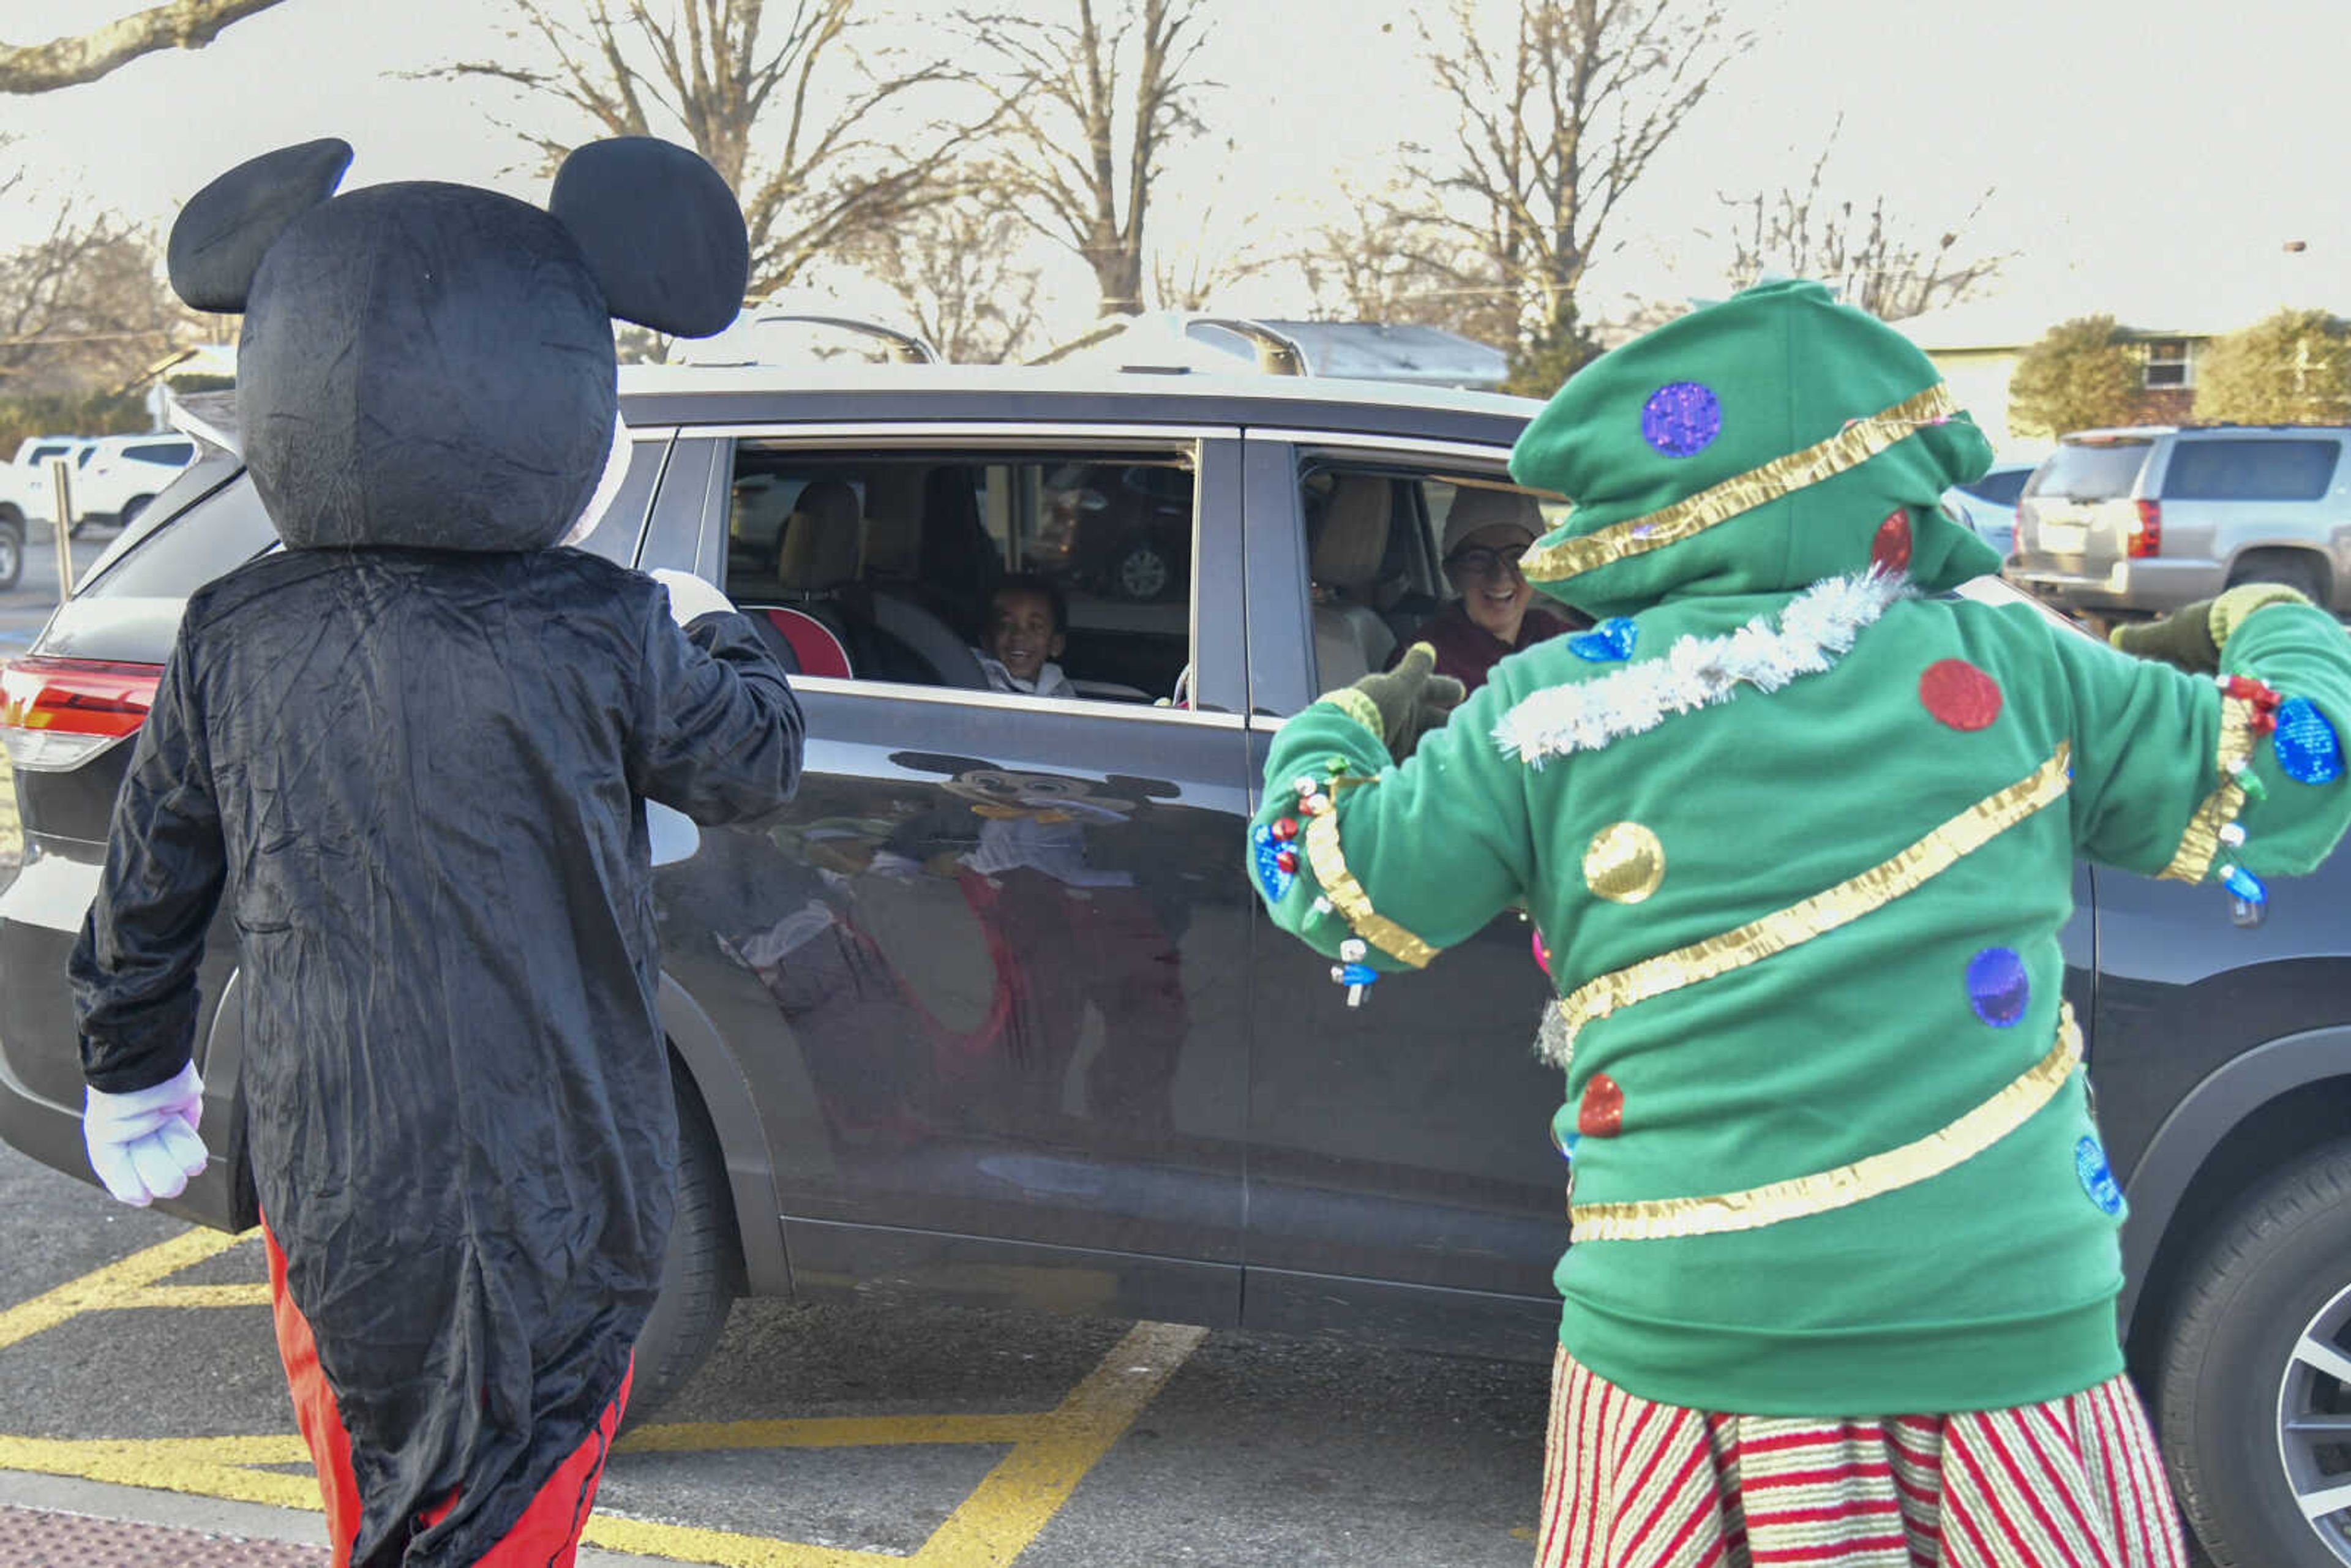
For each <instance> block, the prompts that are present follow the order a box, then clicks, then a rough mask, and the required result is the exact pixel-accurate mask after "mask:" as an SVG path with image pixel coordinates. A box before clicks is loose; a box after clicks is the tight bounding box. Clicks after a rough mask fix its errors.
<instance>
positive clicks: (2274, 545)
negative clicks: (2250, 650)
mask: <svg viewBox="0 0 2351 1568" xmlns="http://www.w3.org/2000/svg"><path fill="white" fill-rule="evenodd" d="M2346 435H2351V429H2346V427H2343V426H2339V425H2210V426H2198V427H2193V428H2182V427H2179V426H2173V425H2146V426H2139V427H2135V428H2130V429H2120V430H2085V431H2081V432H2079V433H2077V434H2072V435H2068V436H2066V437H2065V438H2064V441H2063V442H2061V443H2060V444H2059V445H2058V448H2057V450H2056V451H2055V452H2053V453H2052V454H2050V455H2049V456H2048V457H2047V458H2046V459H2045V460H2043V463H2042V465H2041V466H2040V467H2039V468H2037V469H2035V470H2034V471H2033V474H2032V478H2031V479H2030V480H2029V481H2027V482H2026V484H2025V486H2024V496H2023V498H2022V501H2021V502H2020V503H2019V506H2018V510H2017V527H2016V548H2015V553H2014V554H2013V555H2012V556H2011V558H2010V559H2009V563H2008V569H2007V572H2006V575H2007V577H2008V580H2010V581H2011V582H2013V583H2015V584H2016V585H2017V586H2019V587H2020V588H2023V589H2025V590H2027V591H2030V592H2032V593H2034V594H2036V595H2038V596H2039V597H2041V598H2042V599H2044V600H2046V601H2049V602H2050V603H2052V604H2054V605H2056V606H2058V607H2059V608H2060V609H2064V610H2079V611H2088V612H2094V613H2100V614H2106V615H2110V616H2113V617H2115V618H2116V619H2123V618H2127V617H2129V616H2131V615H2135V614H2153V613H2157V612H2161V611H2165V610H2171V609H2176V608H2178V607H2179V606H2180V605H2182V604H2188V603H2192V602H2193V601H2197V600H2199V599H2207V598H2210V597H2211V596H2212V595H2213V594H2215V593H2218V592H2220V590H2222V589H2223V588H2227V587H2229V586H2231V585H2232V584H2235V583H2240V582H2283V583H2287V584H2290V585H2292V586H2293V587H2295V588H2298V589H2300V590H2302V591H2303V592H2304V593H2306V594H2308V595H2310V597H2311V598H2312V599H2314V600H2315V601H2318V602H2319V603H2322V604H2328V605H2331V606H2333V607H2334V608H2335V609H2336V610H2338V611H2339V610H2346V609H2351V468H2346V465H2345V461H2344V450H2345V444H2346V443H2345V438H2346Z"/></svg>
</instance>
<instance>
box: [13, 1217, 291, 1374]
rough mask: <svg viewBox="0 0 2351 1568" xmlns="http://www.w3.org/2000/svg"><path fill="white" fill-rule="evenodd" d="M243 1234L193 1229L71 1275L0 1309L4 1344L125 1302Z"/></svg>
mask: <svg viewBox="0 0 2351 1568" xmlns="http://www.w3.org/2000/svg"><path fill="white" fill-rule="evenodd" d="M243 1239H244V1238H243V1237H241V1236H231V1235H228V1234H227V1233H226V1232H225V1231H219V1230H202V1229H196V1230H190V1231H188V1232H187V1233H186V1234H185V1235H182V1236H174V1237H173V1238H172V1239H170V1240H169V1241H164V1242H159V1243H158V1244H156V1245H155V1246H152V1247H150V1248H147V1249H144V1250H141V1251H138V1252H133V1253H132V1254H131V1256H130V1257H128V1258H125V1259H124V1260H122V1261H120V1263H110V1264H108V1265H107V1266H106V1267H105V1268H103V1269H99V1270H94V1271H93V1272H90V1273H88V1274H84V1275H83V1276H82V1277H81V1278H79V1279H78V1280H68V1281H66V1283H64V1284H62V1285H59V1286H58V1287H57V1289H56V1290H54V1291H45V1292H43V1293H42V1294H40V1295H37V1296H35V1297H34V1298H33V1299H32V1300H31V1301H20V1302H18V1303H17V1304H16V1305H15V1306H13V1307H10V1308H8V1309H6V1310H5V1312H0V1350H5V1349H6V1348H7V1347H8V1346H10V1345H12V1344H15V1343H16V1342H17V1341H18V1340H22V1339H29V1338H31V1337H32V1336H33V1335H35V1334H37V1333H40V1332H41V1331H42V1330H43V1329H53V1328H55V1327H57V1325H58V1324H59V1323H61V1322H65V1321H66V1320H67V1319H68V1318H73V1317H78V1316H80V1315H81V1314H82V1313H84V1312H103V1311H105V1310H107V1309H108V1308H110V1307H119V1306H121V1305H122V1304H124V1299H125V1298H126V1297H130V1296H132V1295H135V1294H137V1293H138V1292H140V1291H144V1290H146V1289H147V1288H148V1287H149V1286H151V1285H152V1284H154V1283H155V1282H156V1281H158V1280H162V1279H163V1278H165V1277H167V1276H169V1275H172V1274H176V1273H178V1272H179V1271H180V1270H183V1269H187V1268H193V1266H194V1265H196V1264H198V1263H201V1262H203V1261H204V1260H205V1259H207V1258H216V1257H218V1256H219V1255H220V1254H222V1253H224V1252H225V1251H227V1250H228V1249H230V1248H232V1247H234V1246H235V1245H236V1244H237V1243H238V1242H239V1241H242V1240H243ZM265 1299H266V1297H265Z"/></svg>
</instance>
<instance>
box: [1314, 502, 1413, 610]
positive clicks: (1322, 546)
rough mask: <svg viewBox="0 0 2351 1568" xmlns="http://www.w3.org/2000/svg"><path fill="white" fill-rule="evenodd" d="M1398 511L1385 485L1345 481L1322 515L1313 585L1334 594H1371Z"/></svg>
mask: <svg viewBox="0 0 2351 1568" xmlns="http://www.w3.org/2000/svg"><path fill="white" fill-rule="evenodd" d="M1394 506H1395V501H1394V497H1393V495H1392V493H1391V486H1389V483H1388V481H1387V480H1386V479H1384V478H1383V477H1381V476H1378V475H1376V474H1342V475H1340V476H1339V479H1338V483H1337V484H1336V485H1335V486H1332V490H1331V499H1330V501H1329V502H1328V503H1327V504H1326V505H1325V506H1324V507H1323V509H1322V532H1321V533H1319V534H1317V535H1316V536H1315V538H1314V559H1313V565H1312V568H1311V572H1312V575H1313V579H1314V580H1315V581H1316V582H1318V583H1321V584H1322V585H1323V586H1325V587H1329V588H1368V587H1370V586H1371V585H1372V584H1373V583H1374V582H1376V581H1378V580H1379V575H1380V562H1381V561H1382V560H1384V559H1386V556H1387V551H1388V524H1389V520H1390V517H1391V515H1392V513H1393V510H1394Z"/></svg>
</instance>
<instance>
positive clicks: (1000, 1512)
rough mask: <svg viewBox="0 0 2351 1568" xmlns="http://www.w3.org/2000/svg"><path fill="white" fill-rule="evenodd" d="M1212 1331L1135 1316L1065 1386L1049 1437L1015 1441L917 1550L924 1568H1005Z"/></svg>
mask: <svg viewBox="0 0 2351 1568" xmlns="http://www.w3.org/2000/svg"><path fill="white" fill-rule="evenodd" d="M1207 1337H1208V1331H1207V1330H1206V1329H1204V1328H1196V1327H1193V1326H1191V1325H1189V1324H1183V1323H1137V1324H1135V1325H1134V1327H1133V1328H1131V1329H1129V1330H1127V1331H1126V1336H1125V1337H1124V1338H1123V1339H1122V1340H1120V1341H1119V1342H1118V1343H1116V1344H1114V1345H1113V1346H1112V1347H1111V1352H1110V1354H1108V1355H1106V1356H1103V1357H1102V1363H1101V1364H1100V1365H1098V1366H1096V1367H1095V1368H1094V1369H1093V1371H1092V1373H1090V1374H1088V1375H1087V1376H1086V1380H1085V1381H1084V1382H1083V1383H1081V1384H1079V1385H1077V1386H1076V1387H1075V1388H1073V1389H1071V1390H1070V1393H1069V1396H1068V1397H1067V1398H1065V1399H1063V1400H1062V1401H1061V1405H1060V1406H1059V1407H1057V1408H1056V1409H1055V1410H1054V1412H1053V1415H1052V1419H1051V1422H1050V1426H1049V1427H1048V1428H1047V1435H1046V1436H1045V1437H1040V1438H1038V1439H1036V1440H1034V1441H1032V1442H1027V1443H1021V1444H1019V1445H1017V1446H1015V1447H1014V1448H1013V1450H1012V1452H1010V1453H1009V1454H1007V1455H1006V1456H1005V1457H1004V1459H1003V1462H1001V1463H1000V1464H998V1466H997V1467H996V1469H993V1470H990V1471H989V1472H988V1473H987V1479H986V1480H983V1481H981V1482H980V1483H979V1486H978V1488H977V1490H974V1491H973V1492H972V1494H971V1496H969V1497H967V1498H966V1499H965V1500H964V1501H963V1506H962V1507H960V1508H958V1509H956V1511H954V1512H953V1513H951V1514H949V1515H947V1518H946V1523H944V1524H942V1525H940V1526H939V1528H938V1530H937V1531H935V1533H934V1534H933V1535H932V1536H931V1539H930V1540H929V1541H928V1542H925V1544H924V1547H923V1549H922V1551H920V1552H916V1553H915V1554H914V1561H915V1562H916V1563H919V1564H921V1568H1002V1565H1003V1564H1006V1563H1010V1562H1011V1561H1012V1560H1013V1559H1014V1558H1016V1557H1018V1556H1019V1555H1020V1553H1021V1552H1025V1551H1027V1550H1028V1549H1029V1542H1032V1541H1034V1540H1036V1539H1037V1535H1038V1532H1039V1531H1041V1530H1043V1529H1044V1528H1045V1526H1046V1525H1047V1524H1048V1523H1049V1522H1050V1521H1051V1520H1052V1517H1053V1516H1054V1515H1055V1514H1057V1513H1059V1512H1060V1511H1061V1505H1062V1504H1063V1503H1066V1502H1068V1501H1069V1500H1070V1494H1071V1492H1073V1491H1075V1490H1077V1489H1078V1483H1079V1482H1080V1481H1081V1480H1083V1479H1085V1477H1086V1472H1087V1471H1088V1470H1091V1469H1093V1468H1094V1466H1095V1465H1096V1464H1098V1463H1099V1462H1101V1459H1102V1456H1103V1455H1104V1454H1107V1453H1109V1452H1110V1450H1111V1448H1112V1446H1113V1444H1115V1443H1116V1442H1117V1441H1118V1440H1119V1438H1120V1437H1122V1436H1123V1434H1124V1433H1125V1431H1126V1429H1127V1427H1130V1426H1132V1425H1133V1424H1134V1418H1135V1416H1139V1415H1141V1414H1142V1413H1143V1407H1144V1406H1146V1405H1148V1404H1150V1403H1151V1400H1152V1398H1153V1396H1155V1395H1156V1394H1158V1392H1159V1390H1160V1389H1161V1388H1162V1387H1163V1386H1165V1384H1166V1382H1167V1380H1168V1379H1169V1378H1170V1377H1173V1376H1175V1369H1176V1368H1178V1367H1180V1366H1182V1365H1183V1364H1184V1363H1185V1361H1186V1359H1187V1358H1189V1357H1190V1355H1191V1354H1192V1352H1193V1351H1195V1350H1196V1349H1197V1348H1198V1347H1199V1344H1200V1342H1201V1341H1202V1340H1204V1339H1206V1338H1207Z"/></svg>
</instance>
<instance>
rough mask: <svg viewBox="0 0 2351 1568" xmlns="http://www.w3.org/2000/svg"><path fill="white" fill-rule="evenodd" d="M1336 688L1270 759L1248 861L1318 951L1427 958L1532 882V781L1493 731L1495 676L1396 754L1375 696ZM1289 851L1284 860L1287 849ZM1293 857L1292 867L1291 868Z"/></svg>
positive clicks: (1272, 903)
mask: <svg viewBox="0 0 2351 1568" xmlns="http://www.w3.org/2000/svg"><path fill="white" fill-rule="evenodd" d="M1351 698H1357V694H1354V693H1352V692H1346V691H1341V692H1333V693H1331V694H1329V695H1326V696H1323V697H1322V698H1321V699H1320V700H1318V701H1316V702H1315V703H1314V704H1312V705H1311V706H1309V707H1308V708H1307V709H1306V710H1305V711H1304V712H1302V713H1301V714H1299V715H1298V716H1296V717H1294V718H1292V719H1290V722H1289V723H1287V724H1285V725H1283V726H1282V727H1281V732H1280V734H1279V735H1277V736H1276V737H1274V742H1273V747H1272V750H1271V752H1270V755H1269V756H1268V758H1267V759H1266V769H1265V795H1264V799H1263V800H1262V802H1261V803H1260V804H1259V808H1258V813H1257V818H1256V821H1254V823H1252V825H1251V830H1250V845H1249V850H1250V869H1251V872H1252V881H1253V882H1254V883H1256V885H1257V889H1258V893H1259V896H1260V897H1261V898H1263V899H1264V900H1265V902H1266V907H1267V908H1268V909H1269V910H1270V911H1271V913H1272V915H1273V919H1274V923H1275V924H1276V925H1280V927H1281V928H1282V929H1283V930H1285V931H1289V932H1290V933H1292V934H1293V935H1295V936H1299V937H1301V938H1302V939H1304V940H1305V941H1306V942H1307V943H1308V944H1310V945H1311V946H1313V947H1314V948H1315V949H1317V950H1318V951H1320V952H1322V953H1325V954H1329V955H1332V956H1347V955H1345V954H1343V953H1342V950H1341V945H1342V944H1343V943H1345V942H1347V941H1348V940H1349V939H1351V938H1359V939H1361V940H1362V941H1364V943H1365V944H1366V945H1367V949H1368V950H1367V951H1366V952H1365V953H1364V957H1363V961H1364V962H1367V963H1369V964H1371V965H1373V966H1374V967H1378V968H1384V969H1400V968H1419V967H1422V966H1424V965H1426V963H1427V962H1428V961H1429V959H1430V958H1432V957H1434V956H1436V955H1437V952H1438V951H1439V950H1441V949H1443V948H1446V947H1449V946H1452V945H1453V944H1455V943H1457V942H1459V941H1461V940H1462V939H1464V938H1465V937H1467V936H1471V935H1473V934H1474V933H1476V932H1477V931H1478V930H1479V928H1481V927H1482V926H1484V925H1486V923H1487V922H1488V921H1489V920H1491V919H1493V917H1494V916H1495V915H1499V913H1501V911H1502V910H1503V909H1504V908H1506V907H1508V906H1509V904H1510V903H1511V902H1512V901H1513V900H1514V899H1517V898H1519V897H1520V896H1521V894H1522V892H1523V890H1524V888H1525V885H1526V882H1527V878H1528V875H1529V873H1530V872H1531V869H1532V865H1533V859H1534V848H1533V843H1532V835H1531V829H1530V826H1529V821H1528V811H1527V796H1526V789H1525V787H1524V784H1523V782H1522V781H1521V780H1520V779H1519V778H1518V777H1517V775H1516V773H1515V772H1514V771H1513V768H1515V766H1516V765H1515V764H1512V763H1510V761H1509V759H1508V758H1504V757H1503V756H1502V754H1501V753H1500V751H1499V749H1498V748H1497V747H1495V745H1494V743H1493V741H1492V740H1491V739H1490V738H1489V735H1488V732H1489V730H1491V729H1492V727H1493V723H1494V716H1493V712H1492V709H1493V707H1494V706H1495V702H1496V700H1498V699H1497V694H1496V693H1495V688H1493V687H1492V686H1490V685H1489V686H1488V687H1486V688H1484V689H1482V690H1480V691H1479V692H1477V693H1475V694H1473V695H1471V696H1470V698H1469V700H1468V702H1465V703H1464V704H1462V706H1460V707H1458V708H1457V709H1456V710H1455V711H1454V713H1453V715H1452V717H1451V719H1450V720H1449V721H1448V722H1447V724H1446V726H1445V727H1443V728H1442V729H1438V730H1435V731H1432V732H1430V733H1429V734H1427V735H1426V736H1424V737H1421V740H1420V744H1419V746H1418V747H1417V748H1416V750H1415V751H1414V753H1413V755H1412V756H1411V758H1408V759H1407V760H1406V761H1405V763H1404V764H1403V765H1402V766H1400V767H1399V766H1395V765H1394V764H1392V763H1391V762H1390V760H1389V758H1388V753H1387V747H1385V746H1384V744H1383V743H1382V742H1381V740H1380V737H1379V735H1378V733H1377V731H1376V729H1375V728H1374V727H1373V726H1374V725H1375V724H1376V715H1374V714H1371V713H1368V712H1357V711H1354V710H1355V709H1357V708H1362V709H1368V708H1369V706H1370V705H1369V703H1368V702H1364V701H1361V700H1360V699H1359V698H1357V700H1356V701H1354V702H1351V701H1350V699H1351ZM1285 849H1286V850H1288V851H1289V858H1288V860H1287V862H1280V860H1279V859H1278V857H1280V856H1281V854H1282V852H1283V851H1284V850H1285ZM1285 865H1286V866H1287V867H1288V868H1289V869H1284V867H1285Z"/></svg>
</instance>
